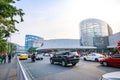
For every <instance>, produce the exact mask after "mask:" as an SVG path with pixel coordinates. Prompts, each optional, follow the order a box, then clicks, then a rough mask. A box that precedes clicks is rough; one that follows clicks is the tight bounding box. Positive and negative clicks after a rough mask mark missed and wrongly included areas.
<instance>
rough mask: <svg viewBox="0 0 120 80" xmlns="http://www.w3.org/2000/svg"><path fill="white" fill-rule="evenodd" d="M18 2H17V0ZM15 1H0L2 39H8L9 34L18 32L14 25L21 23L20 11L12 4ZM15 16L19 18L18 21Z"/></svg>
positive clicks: (21, 15)
mask: <svg viewBox="0 0 120 80" xmlns="http://www.w3.org/2000/svg"><path fill="white" fill-rule="evenodd" d="M17 1H19V0H17ZM14 3H15V0H0V31H1V32H2V35H3V36H2V38H5V37H9V36H10V34H11V33H14V32H15V31H18V29H16V27H15V24H16V23H19V22H22V21H23V15H24V13H23V11H22V9H17V8H16V6H14V5H13V4H14ZM15 16H19V17H20V21H18V20H17V19H16V18H15Z"/></svg>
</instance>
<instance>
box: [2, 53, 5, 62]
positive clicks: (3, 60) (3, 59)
mask: <svg viewBox="0 0 120 80" xmlns="http://www.w3.org/2000/svg"><path fill="white" fill-rule="evenodd" d="M2 63H4V64H5V63H6V54H3V55H2Z"/></svg>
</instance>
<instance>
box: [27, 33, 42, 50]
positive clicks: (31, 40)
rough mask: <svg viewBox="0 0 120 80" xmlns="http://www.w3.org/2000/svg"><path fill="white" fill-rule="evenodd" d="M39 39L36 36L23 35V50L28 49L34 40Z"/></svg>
mask: <svg viewBox="0 0 120 80" xmlns="http://www.w3.org/2000/svg"><path fill="white" fill-rule="evenodd" d="M37 39H40V37H38V36H34V35H26V36H25V50H28V49H29V48H30V47H33V42H34V40H37Z"/></svg>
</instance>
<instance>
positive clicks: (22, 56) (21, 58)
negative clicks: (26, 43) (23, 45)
mask: <svg viewBox="0 0 120 80" xmlns="http://www.w3.org/2000/svg"><path fill="white" fill-rule="evenodd" d="M26 59H28V54H23V53H22V54H20V56H19V60H26Z"/></svg>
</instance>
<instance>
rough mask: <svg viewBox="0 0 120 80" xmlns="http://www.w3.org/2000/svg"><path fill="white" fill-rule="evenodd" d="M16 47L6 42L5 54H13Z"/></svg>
mask: <svg viewBox="0 0 120 80" xmlns="http://www.w3.org/2000/svg"><path fill="white" fill-rule="evenodd" d="M16 49H17V48H16V45H15V44H13V43H10V42H8V44H7V53H13V52H15V51H16Z"/></svg>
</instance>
